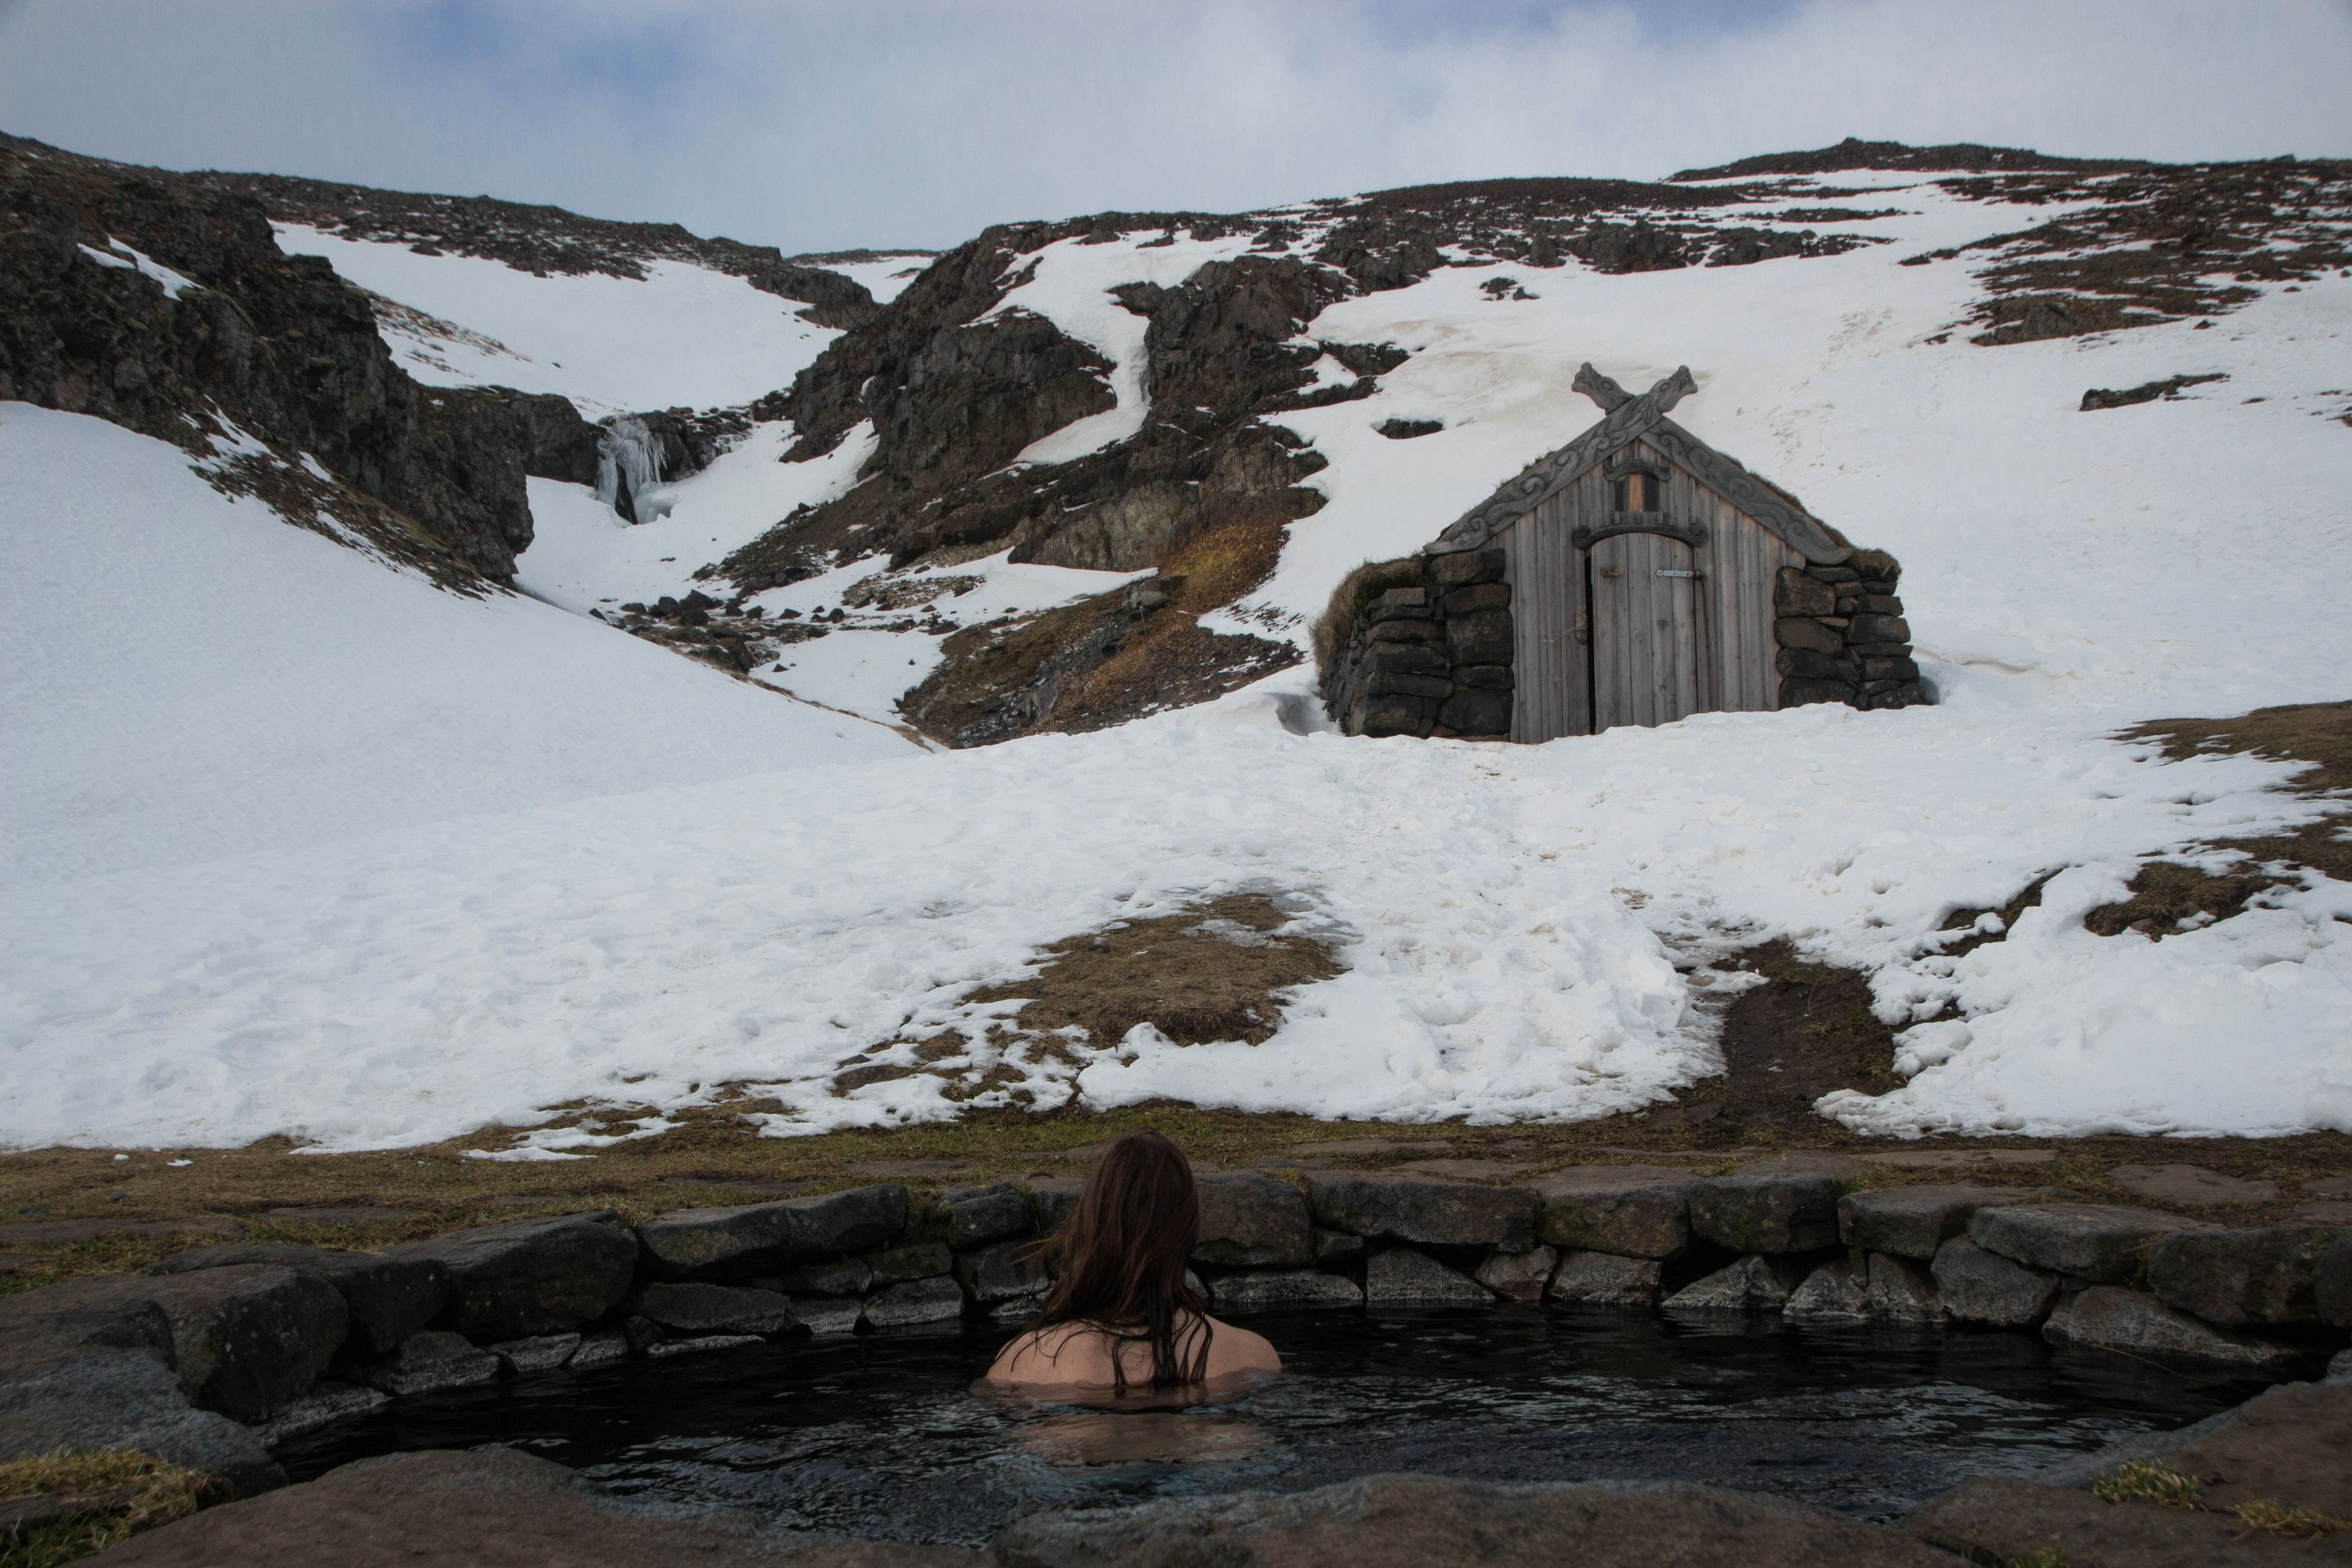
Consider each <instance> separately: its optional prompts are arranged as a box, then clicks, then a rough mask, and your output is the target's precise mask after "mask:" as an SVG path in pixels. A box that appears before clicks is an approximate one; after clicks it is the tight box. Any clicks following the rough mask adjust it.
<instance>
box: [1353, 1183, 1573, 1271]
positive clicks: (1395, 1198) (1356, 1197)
mask: <svg viewBox="0 0 2352 1568" xmlns="http://www.w3.org/2000/svg"><path fill="white" fill-rule="evenodd" d="M1307 1203H1308V1204H1309V1205H1311V1206H1312V1207H1313V1209H1314V1211H1315V1217H1316V1218H1317V1219H1318V1220H1320V1221H1322V1222H1323V1223H1324V1224H1325V1225H1327V1226H1334V1227H1336V1228H1339V1229H1342V1230H1348V1231H1351V1232H1353V1233H1354V1234H1356V1235H1358V1236H1360V1237H1366V1238H1367V1239H1379V1240H1385V1241H1402V1242H1409V1243H1417V1244H1419V1245H1422V1246H1424V1247H1496V1248H1499V1249H1501V1250H1503V1251H1506V1252H1525V1251H1527V1250H1528V1249H1529V1248H1531V1247H1534V1246H1535V1244H1536V1202H1535V1194H1532V1193H1529V1192H1528V1191H1527V1190H1526V1189H1524V1188H1512V1187H1484V1186H1479V1185H1476V1184H1474V1183H1470V1182H1447V1181H1441V1180H1438V1179H1437V1178H1435V1177H1432V1176H1385V1175H1369V1174H1353V1173H1351V1174H1348V1175H1316V1176H1310V1177H1308V1178H1307Z"/></svg>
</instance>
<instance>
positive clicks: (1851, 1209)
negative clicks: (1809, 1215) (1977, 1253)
mask: <svg viewBox="0 0 2352 1568" xmlns="http://www.w3.org/2000/svg"><path fill="white" fill-rule="evenodd" d="M2032 1195H2038V1194H2020V1193H2019V1192H2018V1191H2017V1189H2015V1188H2013V1187H2011V1188H2002V1187H1967V1186H1950V1187H1891V1188H1889V1189H1887V1190H1886V1191H1885V1192H1876V1193H1848V1194H1846V1195H1845V1196H1843V1197H1842V1198H1840V1199H1839V1200H1838V1205H1837V1214H1838V1236H1839V1238H1840V1239H1841V1240H1843V1242H1844V1243H1845V1244H1846V1245H1847V1246H1848V1247H1863V1248H1865V1249H1866V1250H1868V1251H1871V1252H1887V1253H1892V1254H1894V1255H1895V1257H1897V1258H1917V1259H1919V1260H1920V1261H1921V1262H1923V1263H1924V1262H1926V1261H1927V1260H1928V1259H1929V1258H1934V1257H1935V1256H1936V1249H1937V1247H1941V1246H1943V1245H1944V1243H1946V1242H1947V1241H1949V1240H1950V1239H1951V1238H1952V1237H1956V1236H1964V1235H1966V1234H1967V1233H1968V1228H1969V1216H1971V1215H1974V1214H1975V1213H1976V1212H1977V1210H1979V1209H1980V1208H1990V1207H1997V1206H1999V1205H2002V1204H2012V1203H2018V1202H2021V1201H2025V1200H2026V1199H2027V1198H2029V1197H2031V1196H2032Z"/></svg>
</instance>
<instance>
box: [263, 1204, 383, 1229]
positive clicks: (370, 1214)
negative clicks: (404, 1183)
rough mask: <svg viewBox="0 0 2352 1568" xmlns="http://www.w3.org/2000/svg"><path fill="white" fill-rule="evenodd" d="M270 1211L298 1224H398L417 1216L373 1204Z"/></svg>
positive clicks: (271, 1216)
mask: <svg viewBox="0 0 2352 1568" xmlns="http://www.w3.org/2000/svg"><path fill="white" fill-rule="evenodd" d="M268 1212H269V1217H270V1218H271V1219H283V1220H291V1221H293V1222H294V1223H295V1224H296V1225H397V1224H399V1223H400V1222H402V1221H404V1220H411V1219H415V1217H416V1213H415V1210H414V1209H392V1208H379V1207H377V1206H375V1205H372V1204H342V1205H316V1206H312V1207H308V1208H279V1209H271V1210H269V1211H268Z"/></svg>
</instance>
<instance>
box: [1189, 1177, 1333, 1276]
mask: <svg viewBox="0 0 2352 1568" xmlns="http://www.w3.org/2000/svg"><path fill="white" fill-rule="evenodd" d="M1193 1185H1194V1187H1195V1188H1196V1189H1197V1190H1198V1191H1199V1193H1200V1194H1201V1241H1200V1245H1199V1246H1197V1247H1193V1249H1192V1256H1193V1258H1196V1259H1197V1260H1199V1261H1200V1262H1202V1263H1208V1264H1213V1265H1215V1266H1216V1267H1218V1268H1306V1267H1307V1265H1309V1264H1311V1263H1313V1262H1314V1261H1315V1226H1314V1222H1313V1221H1312V1220H1311V1219H1309V1218H1308V1217H1307V1199H1306V1197H1305V1196H1304V1194H1301V1193H1300V1192H1299V1190H1298V1189H1297V1187H1295V1186H1292V1185H1291V1184H1289V1183H1288V1182H1286V1181H1283V1180H1281V1179H1280V1178H1278V1177H1275V1176H1269V1175H1266V1174H1265V1173H1263V1172H1259V1171H1224V1172H1220V1173H1216V1174H1214V1175H1207V1176H1201V1177H1198V1178H1196V1180H1195V1181H1194V1183H1193Z"/></svg>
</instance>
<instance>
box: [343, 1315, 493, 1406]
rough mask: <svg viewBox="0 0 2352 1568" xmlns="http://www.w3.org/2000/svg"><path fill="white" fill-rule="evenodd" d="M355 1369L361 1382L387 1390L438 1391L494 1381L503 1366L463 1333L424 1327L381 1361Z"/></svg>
mask: <svg viewBox="0 0 2352 1568" xmlns="http://www.w3.org/2000/svg"><path fill="white" fill-rule="evenodd" d="M355 1370H356V1372H357V1375H358V1376H359V1378H360V1380H361V1381H362V1382H363V1383H365V1384H368V1386H370V1387H371V1388H377V1389H381V1390H383V1392H384V1393H386V1394H437V1393H439V1392H441V1391H442V1390H443V1389H448V1388H479V1387H481V1386H482V1385H483V1384H490V1383H496V1382H497V1381H498V1380H499V1373H501V1372H502V1371H504V1370H505V1368H504V1366H503V1364H502V1363H500V1361H499V1357H498V1356H496V1355H495V1354H493V1353H491V1352H488V1351H486V1350H482V1349H480V1348H478V1346H476V1345H475V1344H474V1343H473V1342H471V1341H470V1340H468V1339H467V1338H466V1336H465V1335H463V1334H453V1333H451V1332H449V1331H447V1330H446V1329H427V1330H425V1331H424V1332H422V1333H415V1334H411V1335H409V1336H408V1338H407V1339H405V1340H404V1341H402V1342H401V1343H400V1345H399V1346H398V1348H396V1349H395V1350H394V1351H393V1352H392V1353H391V1354H390V1355H388V1356H385V1357H384V1358H383V1360H382V1361H379V1362H377V1363H374V1364H373V1365H369V1366H365V1367H361V1368H358V1369H355Z"/></svg>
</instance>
